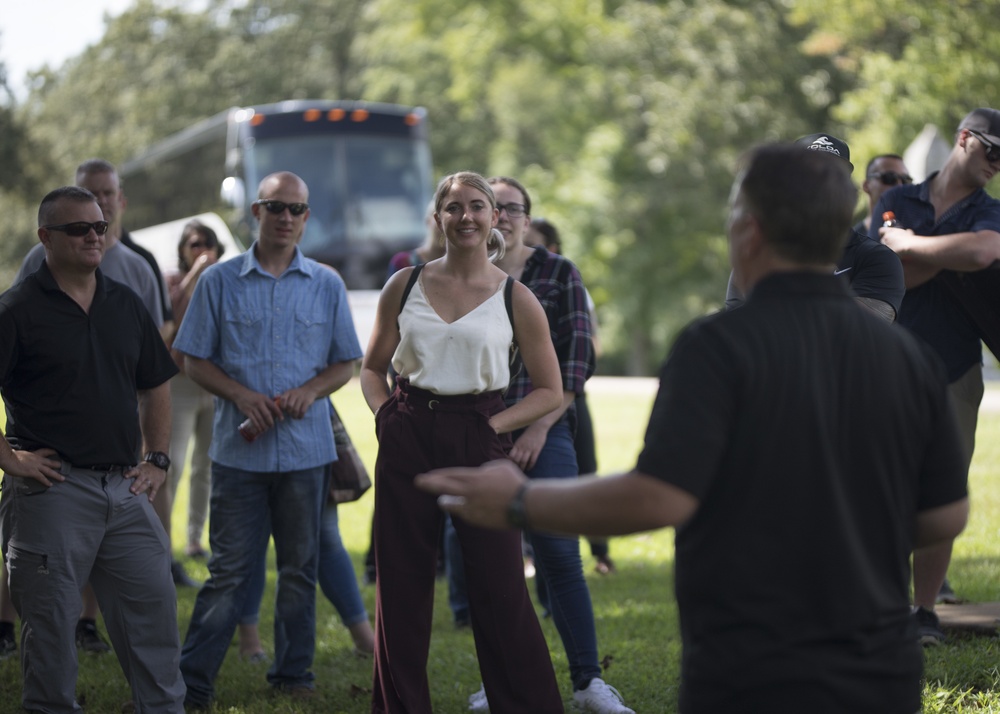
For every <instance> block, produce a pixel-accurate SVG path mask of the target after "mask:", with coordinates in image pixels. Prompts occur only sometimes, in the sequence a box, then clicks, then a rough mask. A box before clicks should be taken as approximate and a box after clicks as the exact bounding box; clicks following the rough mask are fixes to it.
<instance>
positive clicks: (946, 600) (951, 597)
mask: <svg viewBox="0 0 1000 714" xmlns="http://www.w3.org/2000/svg"><path fill="white" fill-rule="evenodd" d="M960 602H961V600H960V599H959V597H958V595H956V594H955V591H954V590H952V589H951V583H949V582H948V578H945V579H944V582H943V583H941V589H940V590H939V591H938V594H937V603H938V604H939V605H940V604H946V605H957V604H958V603H960Z"/></svg>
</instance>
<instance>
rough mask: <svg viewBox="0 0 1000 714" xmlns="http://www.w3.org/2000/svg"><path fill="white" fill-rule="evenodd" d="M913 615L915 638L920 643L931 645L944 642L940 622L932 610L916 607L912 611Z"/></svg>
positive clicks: (926, 645)
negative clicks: (915, 622) (915, 629)
mask: <svg viewBox="0 0 1000 714" xmlns="http://www.w3.org/2000/svg"><path fill="white" fill-rule="evenodd" d="M913 617H915V618H916V620H917V639H919V640H920V644H922V645H924V646H925V647H931V646H934V645H939V644H941V643H942V642H944V633H943V632H942V631H941V622H940V621H939V620H938V616H937V615H936V614H935V612H934V611H933V610H927V609H925V608H922V607H918V608H916V609H915V610H914V611H913Z"/></svg>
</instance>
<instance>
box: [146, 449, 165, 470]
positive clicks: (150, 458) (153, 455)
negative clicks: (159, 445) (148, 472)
mask: <svg viewBox="0 0 1000 714" xmlns="http://www.w3.org/2000/svg"><path fill="white" fill-rule="evenodd" d="M142 460H143V461H145V462H147V463H150V464H152V465H153V466H155V467H156V468H158V469H160V470H161V471H166V470H167V469H169V468H170V457H169V456H167V455H166V454H164V453H163V452H162V451H150V452H148V453H147V454H146V456H145V457H143V459H142Z"/></svg>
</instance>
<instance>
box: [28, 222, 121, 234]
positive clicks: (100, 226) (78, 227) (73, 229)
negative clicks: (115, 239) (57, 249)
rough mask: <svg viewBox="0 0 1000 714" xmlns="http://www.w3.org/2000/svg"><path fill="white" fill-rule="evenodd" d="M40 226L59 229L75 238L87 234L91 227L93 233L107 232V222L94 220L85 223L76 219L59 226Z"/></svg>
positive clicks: (47, 228)
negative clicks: (73, 221) (74, 221)
mask: <svg viewBox="0 0 1000 714" xmlns="http://www.w3.org/2000/svg"><path fill="white" fill-rule="evenodd" d="M42 228H44V229H45V230H47V231H59V232H60V233H65V234H66V235H68V236H74V237H76V238H79V237H80V236H85V235H87V234H88V233H90V230H91V229H93V230H94V233H96V234H97V235H99V236H102V235H104V234H105V233H107V232H108V222H107V221H94V222H93V223H87V222H86V221H77V222H76V223H63V224H62V225H59V226H42Z"/></svg>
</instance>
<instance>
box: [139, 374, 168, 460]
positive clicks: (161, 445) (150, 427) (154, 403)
mask: <svg viewBox="0 0 1000 714" xmlns="http://www.w3.org/2000/svg"><path fill="white" fill-rule="evenodd" d="M138 396H139V428H140V429H141V431H142V445H143V448H142V450H143V453H147V452H149V451H162V452H164V453H166V452H167V451H169V450H170V425H171V414H170V384H169V382H164V383H163V384H161V385H160V386H158V387H154V388H153V389H144V390H140V391H139V394H138Z"/></svg>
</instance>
